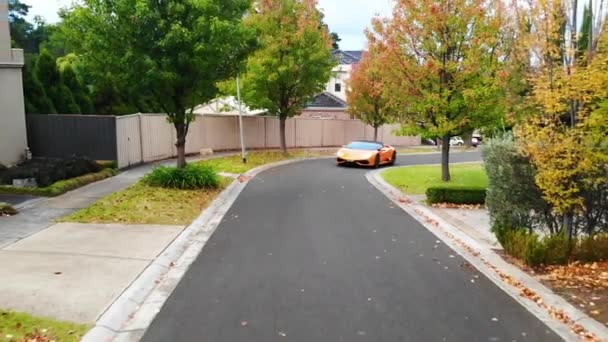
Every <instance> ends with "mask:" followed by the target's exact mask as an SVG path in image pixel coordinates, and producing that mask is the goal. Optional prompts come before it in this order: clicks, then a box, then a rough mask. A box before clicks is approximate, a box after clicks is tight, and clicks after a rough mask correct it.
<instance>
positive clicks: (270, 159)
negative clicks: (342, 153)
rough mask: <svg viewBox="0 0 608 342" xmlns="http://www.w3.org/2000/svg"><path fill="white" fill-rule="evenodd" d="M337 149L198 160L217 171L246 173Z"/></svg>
mask: <svg viewBox="0 0 608 342" xmlns="http://www.w3.org/2000/svg"><path fill="white" fill-rule="evenodd" d="M335 153H336V149H332V150H329V149H328V150H292V151H289V152H288V153H287V154H284V153H283V152H281V151H256V152H250V153H248V154H247V163H246V164H243V159H242V157H241V155H240V154H237V155H232V156H227V157H222V158H213V159H208V160H203V161H200V162H198V163H199V164H202V165H209V166H211V167H212V168H213V169H214V170H215V171H216V172H228V173H237V174H241V173H245V172H247V171H249V170H251V169H254V168H256V167H258V166H262V165H266V164H270V163H276V162H280V161H283V160H288V159H295V158H312V157H325V156H332V155H335Z"/></svg>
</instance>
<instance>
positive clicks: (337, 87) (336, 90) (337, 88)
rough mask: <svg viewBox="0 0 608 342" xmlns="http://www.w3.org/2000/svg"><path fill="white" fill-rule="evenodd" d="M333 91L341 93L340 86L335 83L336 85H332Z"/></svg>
mask: <svg viewBox="0 0 608 342" xmlns="http://www.w3.org/2000/svg"><path fill="white" fill-rule="evenodd" d="M334 91H335V92H336V93H339V92H341V91H342V85H341V84H340V83H336V84H335V85H334Z"/></svg>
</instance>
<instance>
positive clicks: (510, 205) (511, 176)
mask: <svg viewBox="0 0 608 342" xmlns="http://www.w3.org/2000/svg"><path fill="white" fill-rule="evenodd" d="M482 155H483V159H484V166H485V168H486V173H487V175H488V190H487V194H486V206H487V208H488V211H489V213H490V220H491V222H492V230H493V231H494V233H495V234H496V236H497V237H498V240H499V241H500V242H501V243H503V242H504V241H502V237H503V236H504V231H505V230H511V229H517V228H519V227H526V228H530V229H532V230H535V229H537V228H545V227H548V228H549V229H550V231H552V232H556V231H557V230H558V225H559V218H558V217H557V216H555V215H554V214H553V212H552V208H551V206H550V205H549V204H548V203H547V202H546V201H545V200H544V199H543V194H542V192H541V190H540V189H539V188H538V186H537V185H536V183H535V180H534V176H535V171H534V168H533V167H532V165H531V163H530V161H529V160H528V158H526V157H524V156H523V155H522V154H521V153H520V152H519V151H518V149H517V146H516V144H515V141H514V139H513V135H512V134H510V133H505V134H503V135H499V136H497V137H495V138H493V139H490V140H488V142H487V144H486V145H484V146H483V148H482Z"/></svg>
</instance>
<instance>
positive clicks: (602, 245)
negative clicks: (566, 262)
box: [573, 233, 608, 262]
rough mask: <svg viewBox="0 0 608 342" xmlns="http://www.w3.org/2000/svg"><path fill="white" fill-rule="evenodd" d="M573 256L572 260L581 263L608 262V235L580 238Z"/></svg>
mask: <svg viewBox="0 0 608 342" xmlns="http://www.w3.org/2000/svg"><path fill="white" fill-rule="evenodd" d="M573 254H574V258H575V259H576V260H578V261H581V262H595V261H606V260H608V234H606V233H603V234H597V235H595V236H587V237H583V238H580V239H579V241H578V243H577V244H576V246H575V248H574V253H573Z"/></svg>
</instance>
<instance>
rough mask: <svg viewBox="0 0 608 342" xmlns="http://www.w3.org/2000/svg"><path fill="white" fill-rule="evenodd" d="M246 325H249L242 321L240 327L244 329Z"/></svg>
mask: <svg viewBox="0 0 608 342" xmlns="http://www.w3.org/2000/svg"><path fill="white" fill-rule="evenodd" d="M248 325H249V323H247V321H242V322H241V326H242V327H243V328H244V327H246V326H248Z"/></svg>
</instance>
